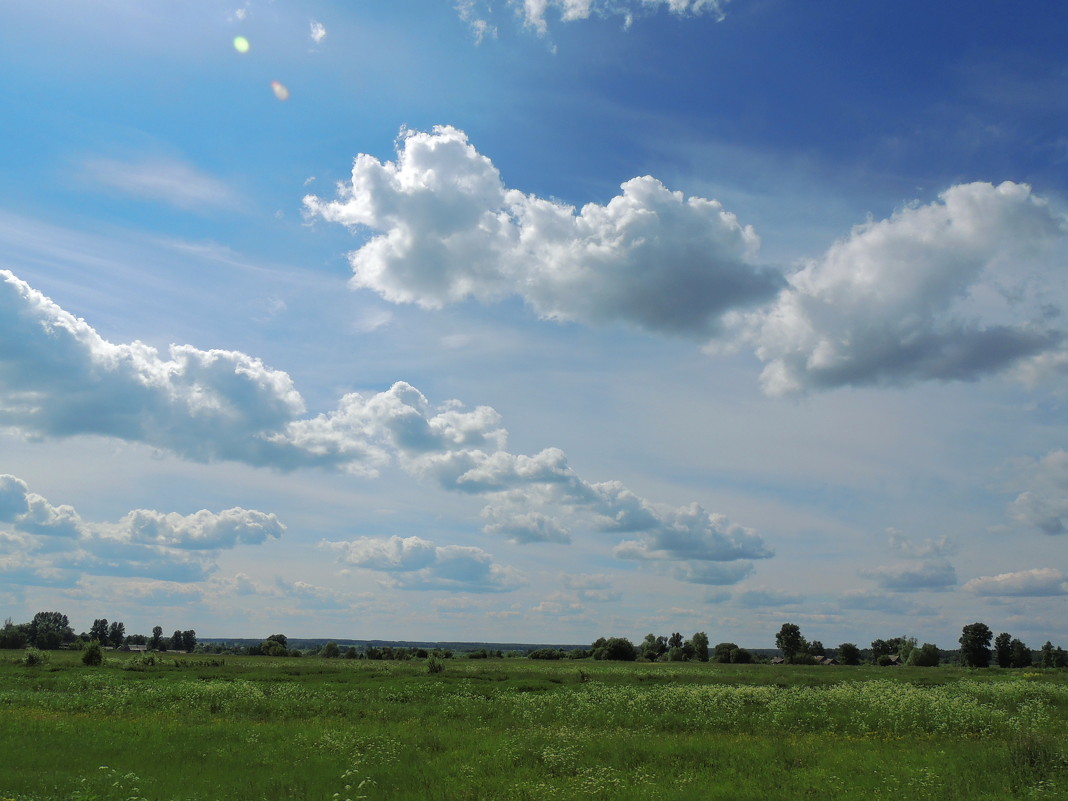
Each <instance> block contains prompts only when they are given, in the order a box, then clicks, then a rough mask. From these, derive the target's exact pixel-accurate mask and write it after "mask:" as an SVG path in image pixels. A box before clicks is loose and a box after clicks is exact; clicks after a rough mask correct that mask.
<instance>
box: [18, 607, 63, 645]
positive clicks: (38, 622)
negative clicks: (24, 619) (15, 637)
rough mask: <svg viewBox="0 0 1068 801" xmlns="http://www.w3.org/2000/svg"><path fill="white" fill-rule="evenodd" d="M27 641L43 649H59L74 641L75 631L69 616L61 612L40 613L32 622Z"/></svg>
mask: <svg viewBox="0 0 1068 801" xmlns="http://www.w3.org/2000/svg"><path fill="white" fill-rule="evenodd" d="M27 635H28V637H27V639H28V640H29V641H30V644H31V645H33V646H35V647H37V648H41V649H46V648H47V649H51V648H58V647H59V646H60V645H62V644H63V643H65V642H71V641H72V640H73V639H74V629H72V628H71V627H70V621H68V620H67V616H66V615H63V614H60V613H59V612H38V613H37V614H36V615H34V616H33V620H31V621H30V625H29V631H28V632H27Z"/></svg>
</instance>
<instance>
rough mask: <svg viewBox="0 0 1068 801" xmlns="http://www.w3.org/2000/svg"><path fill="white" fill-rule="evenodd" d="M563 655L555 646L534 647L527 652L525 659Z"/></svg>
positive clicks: (551, 657)
mask: <svg viewBox="0 0 1068 801" xmlns="http://www.w3.org/2000/svg"><path fill="white" fill-rule="evenodd" d="M563 656H564V652H563V651H559V650H556V649H555V648H536V649H535V650H533V651H531V652H530V653H529V654H527V659H562V658H563Z"/></svg>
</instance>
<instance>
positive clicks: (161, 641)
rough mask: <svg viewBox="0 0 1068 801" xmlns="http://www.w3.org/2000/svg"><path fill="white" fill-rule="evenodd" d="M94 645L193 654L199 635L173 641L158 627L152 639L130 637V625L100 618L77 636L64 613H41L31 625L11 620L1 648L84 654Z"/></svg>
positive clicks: (178, 635)
mask: <svg viewBox="0 0 1068 801" xmlns="http://www.w3.org/2000/svg"><path fill="white" fill-rule="evenodd" d="M90 643H96V644H97V645H98V646H99V647H102V648H122V647H125V646H145V648H146V649H147V650H151V651H185V652H187V653H188V652H192V651H193V650H194V649H195V648H196V647H197V633H196V632H195V631H194V630H193V629H186V630H184V631H183V630H179V629H176V630H175V632H174V634H172V635H171V636H170V637H164V636H163V628H162V627H161V626H155V627H153V629H152V636H151V637H149V636H148V635H145V634H127V633H126V624H125V623H123V622H122V621H120V620H114V621H111V622H110V623H109V622H108V620H107V618H103V617H101V618H97V619H95V620H94V621H93V625H92V626H90V627H89V631H83V632H82V633H81V634H75V633H74V629H73V628H71V625H70V621H69V620H68V618H67V616H66V615H64V614H62V613H60V612H38V613H37V614H36V615H34V616H33V619H32V620H31V621H29V622H28V623H15V622H13V621H12V620H11V618H8V619H7V620H5V621H4V626H3V628H0V648H9V649H10V648H37V649H38V650H41V651H54V650H56V649H57V648H74V649H77V650H82V649H83V648H85V647H87V646H88V645H89V644H90Z"/></svg>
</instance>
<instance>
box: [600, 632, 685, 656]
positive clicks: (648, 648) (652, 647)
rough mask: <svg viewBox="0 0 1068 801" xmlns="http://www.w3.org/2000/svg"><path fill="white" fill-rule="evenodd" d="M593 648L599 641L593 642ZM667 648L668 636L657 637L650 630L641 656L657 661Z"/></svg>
mask: <svg viewBox="0 0 1068 801" xmlns="http://www.w3.org/2000/svg"><path fill="white" fill-rule="evenodd" d="M603 641H604V638H603V637H602V638H601V639H600V640H598V641H597V642H603ZM593 648H594V650H596V649H597V643H594V644H593ZM667 649H668V642H667V638H666V637H657V636H656V635H655V634H653V633H651V632H650V633H649V634H646V635H645V639H644V640H642V645H641V657H642V659H644V660H646V661H647V662H655V661H656V660H658V659H659V658H660V657H661V656H663V655H664V654H665V653H667Z"/></svg>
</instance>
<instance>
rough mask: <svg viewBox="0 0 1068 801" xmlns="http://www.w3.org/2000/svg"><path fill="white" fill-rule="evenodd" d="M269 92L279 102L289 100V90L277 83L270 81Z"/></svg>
mask: <svg viewBox="0 0 1068 801" xmlns="http://www.w3.org/2000/svg"><path fill="white" fill-rule="evenodd" d="M271 90H272V91H273V92H274V96H275V97H277V98H278V99H279V100H289V90H288V89H286V88H285V86H284V85H283V84H281V83H280V82H278V81H271Z"/></svg>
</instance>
